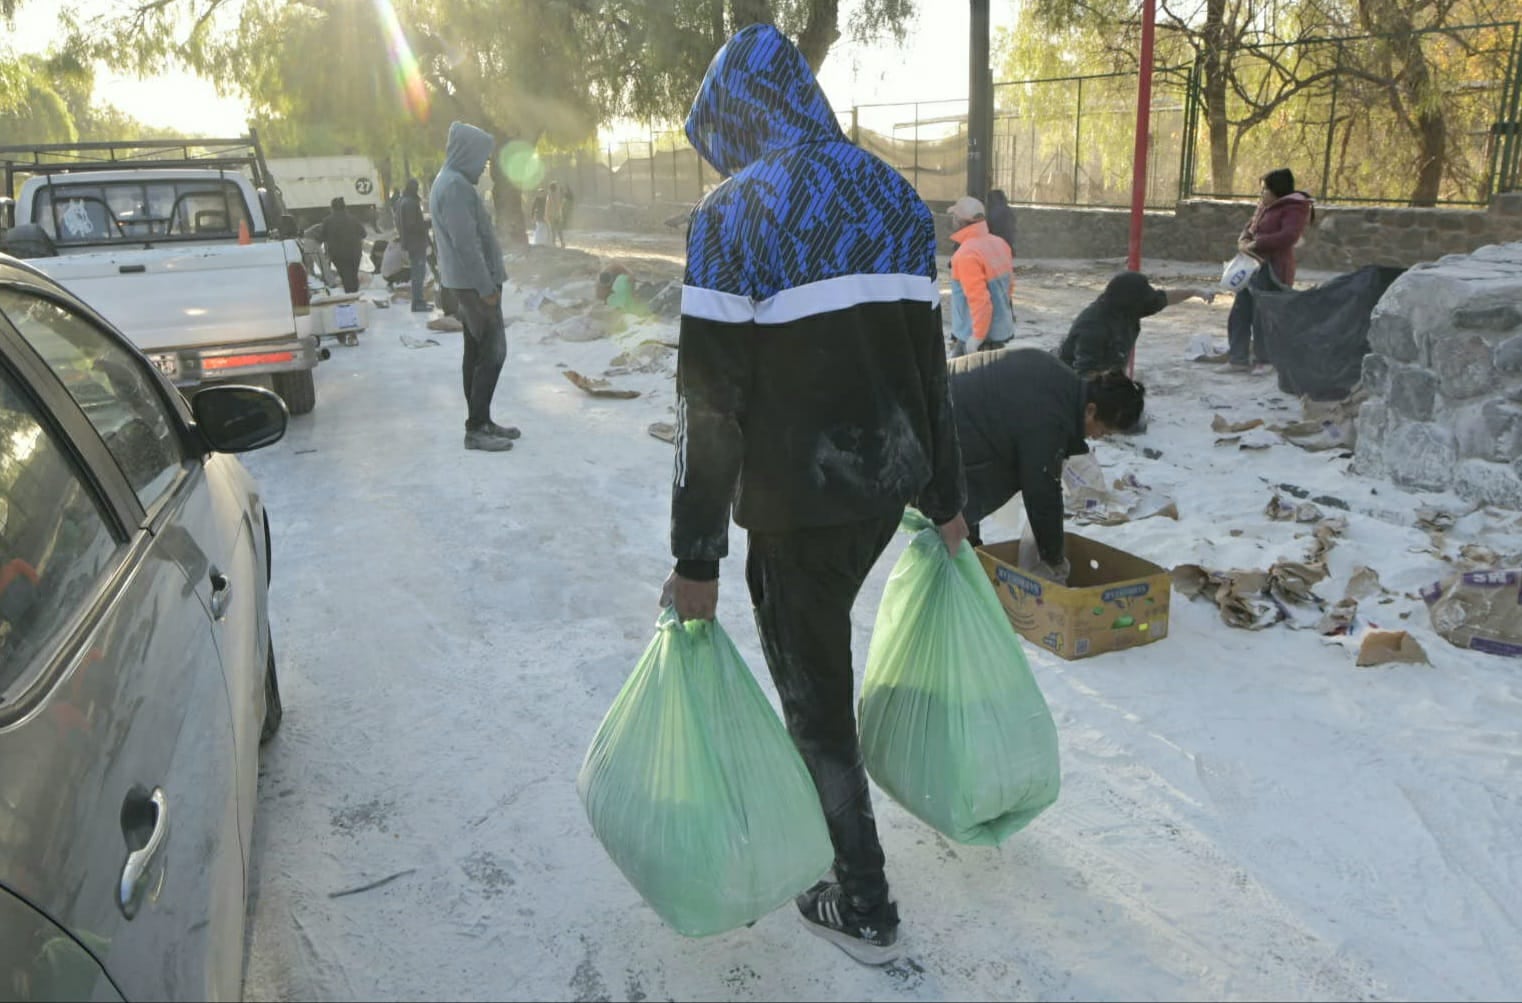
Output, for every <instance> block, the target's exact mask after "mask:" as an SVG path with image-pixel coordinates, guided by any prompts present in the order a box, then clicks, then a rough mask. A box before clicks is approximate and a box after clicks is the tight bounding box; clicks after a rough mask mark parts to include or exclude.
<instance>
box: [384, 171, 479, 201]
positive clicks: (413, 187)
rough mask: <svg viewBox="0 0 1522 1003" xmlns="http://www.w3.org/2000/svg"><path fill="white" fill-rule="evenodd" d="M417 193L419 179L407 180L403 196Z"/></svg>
mask: <svg viewBox="0 0 1522 1003" xmlns="http://www.w3.org/2000/svg"><path fill="white" fill-rule="evenodd" d="M482 166H485V165H482ZM417 193H418V184H417V178H408V179H407V183H406V184H405V185H403V186H402V194H404V195H416V194H417Z"/></svg>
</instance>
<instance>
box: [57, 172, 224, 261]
mask: <svg viewBox="0 0 1522 1003" xmlns="http://www.w3.org/2000/svg"><path fill="white" fill-rule="evenodd" d="M32 222H34V223H36V224H38V225H39V226H41V227H42V228H43V229H44V230H45V231H47V234H48V236H49V237H52V238H53V240H54V241H55V242H57V243H59V244H62V245H68V244H103V243H104V244H109V243H133V242H137V241H141V240H147V239H150V238H151V239H170V238H175V237H182V238H205V237H218V238H224V237H236V236H237V235H238V225H239V224H240V223H246V224H248V225H249V227H250V228H252V226H253V221H252V220H251V219H250V218H249V214H248V206H247V205H246V204H245V203H244V201H243V191H242V190H241V189H240V188H239V187H238V186H237V185H236V184H234V183H233V182H231V181H226V180H216V179H200V178H187V179H184V180H180V181H134V180H131V179H117V180H111V181H100V182H93V183H92V182H70V181H67V180H55V181H53V182H50V183H49V184H48V185H47V187H45V188H41V189H39V190H38V192H37V195H36V198H35V199H34V200H33V202H32Z"/></svg>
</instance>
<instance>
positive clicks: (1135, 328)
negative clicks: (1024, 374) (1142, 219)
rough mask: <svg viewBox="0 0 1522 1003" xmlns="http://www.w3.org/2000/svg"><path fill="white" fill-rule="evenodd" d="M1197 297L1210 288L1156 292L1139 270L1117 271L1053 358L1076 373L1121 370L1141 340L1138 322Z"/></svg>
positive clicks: (1209, 295)
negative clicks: (1059, 360) (1138, 340)
mask: <svg viewBox="0 0 1522 1003" xmlns="http://www.w3.org/2000/svg"><path fill="white" fill-rule="evenodd" d="M1191 296H1197V297H1199V298H1200V299H1202V300H1204V301H1205V302H1206V303H1209V302H1211V301H1213V300H1214V299H1215V291H1214V290H1211V289H1158V288H1156V287H1154V286H1153V285H1152V283H1151V282H1150V281H1148V279H1147V277H1146V276H1145V275H1143V274H1142V273H1141V272H1121V273H1120V274H1118V275H1116V276H1115V277H1114V278H1112V279H1111V280H1110V281H1109V284H1107V285H1106V286H1105V289H1104V292H1102V293H1100V294H1099V297H1098V298H1097V299H1096V300H1094V302H1092V303H1090V304H1089V305H1088V306H1086V307H1084V308H1083V312H1082V313H1080V314H1079V315H1078V317H1077V319H1076V320H1074V321H1073V326H1072V327H1071V328H1069V329H1068V334H1067V337H1066V338H1064V339H1062V347H1061V348H1059V349H1057V354H1058V355H1059V356H1060V357H1061V358H1062V361H1063V362H1066V363H1067V364H1068V365H1070V366H1072V367H1073V369H1074V370H1076V371H1077V372H1079V373H1083V374H1087V373H1102V372H1105V371H1106V370H1110V369H1118V370H1121V371H1122V372H1124V371H1125V369H1126V365H1127V363H1128V362H1129V361H1130V359H1131V350H1132V349H1133V348H1135V347H1136V339H1137V338H1138V337H1140V336H1141V322H1142V318H1144V317H1150V316H1152V315H1153V314H1155V313H1157V312H1158V311H1160V310H1162V309H1163V308H1164V307H1170V306H1172V305H1173V304H1175V303H1182V302H1184V300H1186V299H1189V298H1190V297H1191Z"/></svg>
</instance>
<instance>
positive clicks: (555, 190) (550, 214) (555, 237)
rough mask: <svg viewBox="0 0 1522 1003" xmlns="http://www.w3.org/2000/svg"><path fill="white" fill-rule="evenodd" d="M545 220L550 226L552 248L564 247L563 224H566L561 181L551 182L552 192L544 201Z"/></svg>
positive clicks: (550, 191)
mask: <svg viewBox="0 0 1522 1003" xmlns="http://www.w3.org/2000/svg"><path fill="white" fill-rule="evenodd" d="M544 219H545V222H547V223H549V225H550V246H552V247H556V246H558V247H564V246H565V232H564V230H563V229H562V224H563V223H564V222H565V202H564V201H563V200H562V199H561V197H560V182H559V181H551V182H550V190H549V192H548V193H547V194H546V196H545V201H544Z"/></svg>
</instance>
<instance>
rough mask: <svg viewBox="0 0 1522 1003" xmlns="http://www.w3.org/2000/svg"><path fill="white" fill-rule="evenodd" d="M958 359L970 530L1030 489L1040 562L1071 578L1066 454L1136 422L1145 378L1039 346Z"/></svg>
mask: <svg viewBox="0 0 1522 1003" xmlns="http://www.w3.org/2000/svg"><path fill="white" fill-rule="evenodd" d="M949 369H950V379H951V400H952V403H953V405H954V406H955V409H956V418H957V441H958V442H959V443H960V444H961V447H962V466H963V468H964V470H965V471H966V476H967V505H966V508H965V509H964V510H963V514H964V515H965V516H966V518H967V524H968V530H969V539H971V540H972V541H973V544H974V545H975V546H976V545H979V544H981V543H982V538H981V536H980V533H981V529H980V527H979V525H978V524H979V523H980V522H981V521H982V520H983V519H984V518H985V517H986V516H988V515H990V514H992V513H993V512H995V511H997V510H998V509H999V508H1001V507H1003V506H1004V505H1005V504H1006V503H1007V502H1008V501H1009V500H1010V499H1011V498H1013V497H1014V496H1015V495H1017V494H1019V495H1023V496H1024V498H1025V513H1026V517H1027V519H1029V521H1030V526H1031V531H1032V533H1033V535H1034V536H1035V538H1036V549H1037V550H1038V551H1040V556H1041V562H1040V563H1039V564H1038V565H1037V566H1036V567H1035V568H1034V569H1033V570H1034V571H1035V572H1036V573H1037V574H1039V575H1041V576H1042V577H1043V578H1046V579H1048V580H1050V581H1054V582H1058V583H1062V584H1066V582H1067V578H1068V572H1069V568H1068V561H1067V558H1066V554H1065V535H1064V531H1063V528H1062V519H1063V505H1062V465H1063V462H1064V461H1066V460H1067V458H1068V457H1070V456H1077V455H1079V454H1081V453H1087V452H1088V451H1089V446H1088V443H1087V442H1086V441H1085V440H1086V439H1097V438H1102V437H1104V436H1106V435H1109V434H1111V433H1112V432H1122V431H1125V430H1127V429H1129V428H1131V427H1132V426H1133V425H1135V424H1136V422H1137V421H1138V420H1140V418H1141V414H1142V409H1143V407H1144V406H1145V403H1146V393H1147V391H1146V388H1145V387H1143V386H1142V385H1141V384H1140V383H1135V382H1133V381H1131V380H1130V379H1128V378H1126V376H1125V374H1123V373H1119V372H1107V373H1094V374H1091V375H1089V376H1087V377H1081V376H1079V375H1078V374H1077V373H1075V372H1074V371H1073V370H1072V369H1070V368H1068V367H1067V366H1065V365H1063V364H1062V362H1061V361H1060V360H1058V359H1056V358H1053V356H1052V354H1051V353H1050V352H1045V351H1042V350H1041V349H1039V348H1011V349H1006V350H1004V351H1002V352H982V353H979V354H977V355H969V356H966V357H964V358H960V359H953V360H952V361H951V362H950V363H949Z"/></svg>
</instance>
